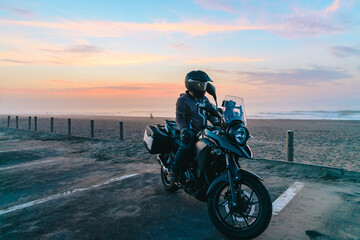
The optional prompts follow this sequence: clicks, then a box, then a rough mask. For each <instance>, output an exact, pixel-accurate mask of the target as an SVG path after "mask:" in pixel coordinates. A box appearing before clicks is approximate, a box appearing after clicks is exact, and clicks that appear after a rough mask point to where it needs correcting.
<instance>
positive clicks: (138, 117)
mask: <svg viewBox="0 0 360 240" xmlns="http://www.w3.org/2000/svg"><path fill="white" fill-rule="evenodd" d="M8 116H10V117H11V118H14V117H15V116H19V117H26V118H28V117H30V116H31V117H32V118H33V117H38V118H39V117H42V118H50V117H59V118H64V119H65V118H69V117H74V118H77V119H89V120H90V118H93V119H104V120H105V119H116V118H136V119H150V120H151V118H150V117H149V116H131V115H103V114H99V115H97V114H10V115H9V114H0V118H7V117H8ZM155 119H171V120H174V119H175V117H163V116H159V117H158V116H154V117H153V120H155ZM247 120H266V121H267V120H286V121H355V122H360V119H331V118H321V119H319V118H314V119H311V118H304V119H303V118H261V117H259V118H253V117H247Z"/></svg>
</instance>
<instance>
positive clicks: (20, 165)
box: [0, 159, 57, 171]
mask: <svg viewBox="0 0 360 240" xmlns="http://www.w3.org/2000/svg"><path fill="white" fill-rule="evenodd" d="M56 160H57V159H51V160H44V161H36V162H32V163H24V164H17V165H14V166H10V167H2V168H0V171H3V170H8V169H13V168H20V167H27V166H30V165H35V164H40V163H48V162H53V161H56Z"/></svg>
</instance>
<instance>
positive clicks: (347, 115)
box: [247, 110, 360, 120]
mask: <svg viewBox="0 0 360 240" xmlns="http://www.w3.org/2000/svg"><path fill="white" fill-rule="evenodd" d="M247 117H248V118H254V119H309V120H311V119H313V120H360V111H359V110H339V111H324V110H317V111H289V112H259V113H256V114H249V115H248V116H247Z"/></svg>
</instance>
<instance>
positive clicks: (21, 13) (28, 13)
mask: <svg viewBox="0 0 360 240" xmlns="http://www.w3.org/2000/svg"><path fill="white" fill-rule="evenodd" d="M0 10H3V11H7V12H10V13H12V14H15V15H17V16H20V17H35V16H36V14H35V13H34V12H32V11H29V10H27V9H24V8H17V7H0Z"/></svg>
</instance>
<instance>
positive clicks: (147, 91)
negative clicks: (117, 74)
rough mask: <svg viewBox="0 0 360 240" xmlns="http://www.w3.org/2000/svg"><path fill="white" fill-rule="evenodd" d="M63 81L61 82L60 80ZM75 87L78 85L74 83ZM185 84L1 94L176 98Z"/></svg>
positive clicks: (0, 90)
mask: <svg viewBox="0 0 360 240" xmlns="http://www.w3.org/2000/svg"><path fill="white" fill-rule="evenodd" d="M60 81H61V80H60ZM61 82H65V83H68V82H71V81H61ZM73 84H74V85H76V84H78V83H77V82H73ZM182 87H183V84H178V83H123V84H119V85H109V86H95V87H94V86H89V87H77V86H76V87H64V88H0V93H17V94H58V95H68V94H70V95H93V96H94V95H101V96H103V95H119V94H121V95H124V94H125V95H132V96H133V95H139V96H143V95H150V96H154V97H155V96H157V97H167V96H175V95H177V94H178V91H179V89H180V88H182Z"/></svg>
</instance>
